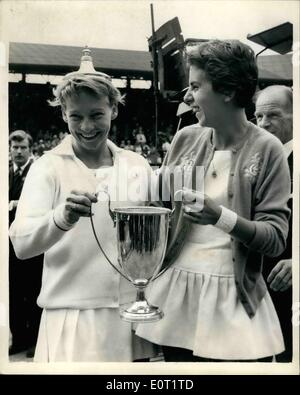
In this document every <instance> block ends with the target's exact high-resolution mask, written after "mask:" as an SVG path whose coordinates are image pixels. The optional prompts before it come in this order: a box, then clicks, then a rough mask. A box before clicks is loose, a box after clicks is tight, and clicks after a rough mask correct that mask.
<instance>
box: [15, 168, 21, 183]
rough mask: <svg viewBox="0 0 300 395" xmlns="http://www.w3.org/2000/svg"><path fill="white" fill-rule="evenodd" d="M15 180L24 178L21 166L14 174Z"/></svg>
mask: <svg viewBox="0 0 300 395" xmlns="http://www.w3.org/2000/svg"><path fill="white" fill-rule="evenodd" d="M14 179H15V181H19V180H21V179H22V170H21V167H18V168H17V170H16V171H15V174H14Z"/></svg>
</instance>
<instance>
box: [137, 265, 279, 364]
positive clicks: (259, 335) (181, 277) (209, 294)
mask: <svg viewBox="0 0 300 395" xmlns="http://www.w3.org/2000/svg"><path fill="white" fill-rule="evenodd" d="M198 266H199V267H198V272H197V273H195V272H193V271H191V270H189V268H188V267H189V264H187V265H186V267H185V268H178V267H171V268H170V269H168V270H167V271H166V272H165V273H164V274H163V275H162V276H161V277H160V278H158V279H157V280H155V281H154V282H153V283H152V284H151V288H149V292H148V300H149V302H151V303H152V304H154V305H157V306H159V307H160V308H161V309H162V311H163V313H164V318H163V319H162V320H160V321H158V322H155V323H149V324H139V325H138V327H137V330H136V333H137V334H138V335H139V336H141V337H143V338H145V339H147V340H149V341H151V342H153V343H156V344H159V345H166V346H173V347H181V348H185V349H189V350H192V351H193V354H194V355H196V356H200V357H203V358H212V359H224V360H244V359H245V360H246V359H258V358H263V357H267V356H272V355H276V354H279V353H281V352H282V351H284V342H283V337H282V333H281V328H280V323H279V320H278V317H277V314H276V311H275V308H274V305H273V303H272V300H271V297H270V295H269V293H267V294H266V295H265V297H264V298H263V300H262V301H261V303H260V305H259V307H258V310H257V312H256V314H255V316H254V317H253V318H249V316H248V315H247V313H246V311H245V309H244V307H243V305H242V304H241V302H240V301H239V299H238V296H237V290H236V286H235V281H234V274H233V273H232V271H233V268H232V266H230V265H229V264H225V265H223V266H222V267H220V265H214V264H212V263H211V262H201V265H198Z"/></svg>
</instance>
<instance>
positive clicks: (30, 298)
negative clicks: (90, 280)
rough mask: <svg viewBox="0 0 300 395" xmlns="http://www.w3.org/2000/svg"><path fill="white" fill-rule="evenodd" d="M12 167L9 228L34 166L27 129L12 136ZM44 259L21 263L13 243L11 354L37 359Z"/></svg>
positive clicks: (10, 271)
mask: <svg viewBox="0 0 300 395" xmlns="http://www.w3.org/2000/svg"><path fill="white" fill-rule="evenodd" d="M9 145H10V155H11V160H12V163H11V166H10V168H9V225H10V224H11V223H12V222H13V221H14V219H15V215H16V210H17V206H18V202H19V198H20V195H21V192H22V189H23V184H24V180H25V178H26V176H27V173H28V170H29V168H30V166H31V164H32V158H31V155H32V152H31V147H32V138H31V136H30V135H29V134H28V133H26V132H24V131H23V130H16V131H14V132H12V133H11V134H10V136H9ZM42 264H43V256H42V255H39V256H36V257H34V258H31V259H28V260H26V262H21V261H20V260H19V259H18V258H17V257H16V255H15V252H14V249H13V246H12V244H11V241H10V242H9V326H10V331H11V334H12V345H11V347H10V350H9V354H10V355H12V354H16V353H18V352H21V351H24V350H27V356H28V357H32V356H33V349H34V347H35V344H36V340H37V334H38V328H39V322H40V316H41V309H40V308H39V307H38V306H37V304H36V298H37V295H38V293H39V291H40V287H41V274H42Z"/></svg>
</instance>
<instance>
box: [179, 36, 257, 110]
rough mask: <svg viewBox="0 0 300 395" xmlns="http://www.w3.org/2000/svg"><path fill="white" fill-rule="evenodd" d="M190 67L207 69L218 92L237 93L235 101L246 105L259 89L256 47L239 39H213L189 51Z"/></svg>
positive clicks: (242, 105) (239, 105) (187, 55)
mask: <svg viewBox="0 0 300 395" xmlns="http://www.w3.org/2000/svg"><path fill="white" fill-rule="evenodd" d="M186 61H187V65H188V66H196V67H198V68H200V69H202V70H204V71H205V73H206V75H207V78H208V79H209V80H210V81H211V83H212V87H213V89H214V91H216V92H219V93H224V94H229V93H232V92H234V99H233V100H234V103H235V104H236V105H237V106H238V107H242V108H244V107H246V106H247V105H248V104H249V103H250V102H251V99H252V97H253V95H254V93H255V91H256V86H257V80H258V69H257V64H256V60H255V54H254V51H253V50H252V48H250V47H249V46H248V45H246V44H243V43H242V42H240V41H238V40H224V41H223V40H211V41H206V42H203V43H201V44H198V45H195V46H192V47H190V48H188V49H187V50H186Z"/></svg>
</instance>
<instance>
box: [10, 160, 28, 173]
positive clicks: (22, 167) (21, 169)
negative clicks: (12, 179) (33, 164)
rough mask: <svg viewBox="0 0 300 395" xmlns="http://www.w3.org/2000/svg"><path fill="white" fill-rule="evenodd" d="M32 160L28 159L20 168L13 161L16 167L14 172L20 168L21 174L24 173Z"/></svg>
mask: <svg viewBox="0 0 300 395" xmlns="http://www.w3.org/2000/svg"><path fill="white" fill-rule="evenodd" d="M29 162H30V158H29V159H28V161H27V162H26V163H25V165H23V166H21V167H20V168H19V167H18V166H17V165H16V164H15V162H13V168H14V173H15V172H16V171H17V169H18V168H19V169H20V172H21V174H22V173H23V171H24V169H25V167H26V166H27V165H28V163H29Z"/></svg>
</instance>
